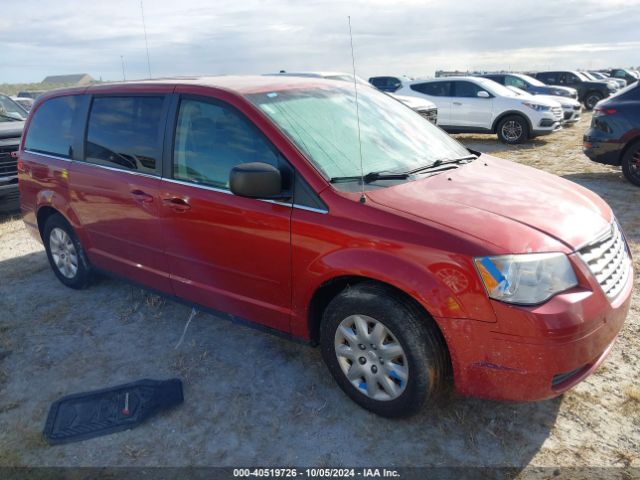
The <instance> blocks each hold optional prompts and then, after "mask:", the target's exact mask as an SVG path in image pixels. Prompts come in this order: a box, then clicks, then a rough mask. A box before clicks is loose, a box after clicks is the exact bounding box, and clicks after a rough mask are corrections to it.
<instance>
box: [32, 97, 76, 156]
mask: <svg viewBox="0 0 640 480" xmlns="http://www.w3.org/2000/svg"><path fill="white" fill-rule="evenodd" d="M79 104H80V100H79V98H78V97H76V96H66V97H56V98H52V99H51V100H47V101H46V102H44V103H43V104H42V105H40V107H38V109H37V110H36V111H35V113H34V115H33V118H32V119H31V123H30V124H29V131H28V132H27V138H26V139H25V149H26V150H30V151H32V152H38V153H46V154H49V155H55V156H57V157H63V158H71V156H72V151H71V145H72V143H73V134H72V127H73V118H74V116H75V113H76V110H77V108H78V107H79Z"/></svg>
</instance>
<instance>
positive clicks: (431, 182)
mask: <svg viewBox="0 0 640 480" xmlns="http://www.w3.org/2000/svg"><path fill="white" fill-rule="evenodd" d="M367 197H368V198H369V199H371V200H372V201H373V202H375V203H378V204H380V205H383V206H385V207H388V208H392V209H394V210H397V211H401V212H404V213H407V214H410V215H412V216H415V217H419V218H421V219H423V220H425V221H426V222H435V223H438V224H441V225H444V226H446V227H450V228H452V229H455V230H457V231H460V232H462V233H464V234H468V235H471V236H473V237H475V238H479V239H481V240H483V241H484V242H487V243H490V244H493V245H495V246H497V247H498V250H501V251H502V253H523V252H525V251H543V250H544V249H546V248H547V249H548V248H553V247H552V246H550V245H557V242H560V243H562V244H564V245H565V246H566V247H568V249H569V250H571V251H574V250H576V249H578V248H580V247H581V246H582V245H584V244H585V243H587V242H589V241H591V240H594V239H595V238H596V237H598V236H599V235H601V234H602V232H603V231H605V229H606V228H607V227H608V226H609V224H610V223H611V221H612V220H613V214H612V212H611V209H610V208H609V206H608V205H607V204H606V203H605V202H604V201H603V200H602V199H601V198H600V197H598V196H597V195H596V194H595V193H593V192H591V191H590V190H587V189H586V188H583V187H581V186H579V185H577V184H575V183H573V182H570V181H568V180H565V179H563V178H560V177H558V176H556V175H551V174H548V173H545V172H543V171H541V170H537V169H535V168H531V167H527V166H524V165H520V164H517V163H514V162H510V161H508V160H502V159H498V158H495V157H491V156H489V155H484V154H482V155H481V157H480V158H478V159H477V160H474V161H473V162H471V163H469V164H466V165H463V166H461V167H460V168H457V169H455V170H447V171H444V172H443V173H440V174H437V175H434V176H431V177H428V178H425V179H422V180H417V181H413V182H407V183H403V184H401V185H397V186H393V187H388V188H381V189H379V190H373V191H370V192H368V193H367ZM531 230H535V231H537V232H532V231H531ZM536 233H538V236H537V237H536ZM541 236H542V238H541ZM544 237H547V240H545V239H544ZM548 237H552V238H553V239H554V240H556V241H557V242H550V241H549V240H551V239H549V238H548ZM533 238H538V240H537V241H532V240H531V239H533Z"/></svg>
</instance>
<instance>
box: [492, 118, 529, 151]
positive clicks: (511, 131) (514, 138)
mask: <svg viewBox="0 0 640 480" xmlns="http://www.w3.org/2000/svg"><path fill="white" fill-rule="evenodd" d="M497 133H498V139H499V140H500V141H501V142H502V143H506V144H507V145H516V144H518V143H522V142H524V141H526V140H527V139H528V138H529V124H528V123H527V121H526V120H525V119H524V118H523V117H521V116H519V115H508V116H506V117H504V118H503V119H502V120H500V123H499V124H498V132H497Z"/></svg>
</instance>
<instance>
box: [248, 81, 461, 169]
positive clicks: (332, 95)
mask: <svg viewBox="0 0 640 480" xmlns="http://www.w3.org/2000/svg"><path fill="white" fill-rule="evenodd" d="M247 98H248V99H249V100H250V101H251V102H252V103H253V104H255V105H256V106H257V107H258V108H260V110H262V111H263V112H264V113H265V114H266V115H267V116H268V117H269V118H270V119H271V120H272V121H273V122H274V123H276V125H277V126H278V127H279V128H280V129H281V130H282V131H283V133H284V134H285V135H287V136H288V137H289V138H290V139H291V140H292V141H293V143H295V145H296V146H297V147H298V148H299V149H300V150H301V151H302V152H303V153H304V154H305V155H306V156H307V158H308V159H309V160H310V161H311V162H312V163H313V164H314V165H315V166H316V167H317V168H318V169H319V170H320V171H321V172H322V173H323V175H325V176H326V178H327V179H332V178H338V177H352V176H353V177H356V176H358V175H360V174H361V173H364V174H365V175H366V174H369V173H372V172H408V171H412V170H416V169H420V168H422V167H428V166H430V165H433V164H439V163H441V162H445V161H452V160H456V159H460V158H464V157H468V156H469V151H468V150H467V149H465V148H464V147H463V146H462V145H461V144H459V143H458V142H457V141H455V140H453V139H452V138H451V137H449V136H448V135H447V134H446V133H444V132H443V131H442V130H440V129H439V128H437V127H435V126H434V125H432V124H431V123H430V122H429V121H427V120H426V119H424V118H423V117H421V116H420V115H419V114H417V113H415V112H414V111H413V110H411V109H410V108H409V107H406V106H405V105H403V104H402V103H401V102H399V101H398V100H395V99H393V98H391V97H389V96H388V95H385V94H384V93H380V92H378V91H377V90H375V89H373V88H370V87H364V88H359V89H358V109H359V115H360V133H358V122H357V120H356V103H355V95H354V89H353V85H347V84H345V85H344V86H343V85H341V84H339V83H338V82H336V83H335V84H333V85H321V86H313V87H309V88H304V89H288V90H282V91H271V92H263V93H256V94H250V95H247ZM358 138H360V140H361V142H359V141H358ZM360 148H362V170H361V169H360Z"/></svg>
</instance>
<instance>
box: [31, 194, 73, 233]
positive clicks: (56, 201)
mask: <svg viewBox="0 0 640 480" xmlns="http://www.w3.org/2000/svg"><path fill="white" fill-rule="evenodd" d="M35 210H36V222H37V226H38V231H39V232H40V238H42V239H43V240H44V238H43V235H44V226H45V224H46V222H47V220H48V219H49V217H51V215H54V214H58V215H60V216H61V217H62V218H64V219H65V220H66V221H67V222H69V224H70V225H71V227H72V228H73V229H74V230H75V231H76V234H80V232H79V231H78V230H79V226H80V222H79V220H78V217H77V216H76V214H75V212H74V211H73V210H72V209H71V207H70V206H69V203H68V202H67V200H66V199H65V198H64V197H63V196H61V195H60V194H57V193H56V192H54V191H52V190H42V191H40V192H38V195H37V198H36V209H35ZM83 240H84V239H83Z"/></svg>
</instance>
